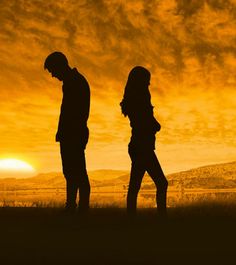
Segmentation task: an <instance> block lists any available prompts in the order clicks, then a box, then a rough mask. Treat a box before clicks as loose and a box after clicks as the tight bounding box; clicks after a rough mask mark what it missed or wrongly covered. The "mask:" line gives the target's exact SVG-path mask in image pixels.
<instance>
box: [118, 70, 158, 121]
mask: <svg viewBox="0 0 236 265" xmlns="http://www.w3.org/2000/svg"><path fill="white" fill-rule="evenodd" d="M150 78H151V73H150V72H149V71H148V70H147V69H146V68H144V67H142V66H135V67H134V68H133V69H132V70H131V71H130V73H129V76H128V80H127V83H126V86H125V91H124V96H123V100H122V101H121V103H120V106H121V111H122V113H123V114H124V116H127V115H129V114H130V113H131V112H132V111H135V109H137V107H145V108H146V109H149V110H150V111H152V110H153V106H152V105H151V96H150V92H149V90H148V86H149V83H150Z"/></svg>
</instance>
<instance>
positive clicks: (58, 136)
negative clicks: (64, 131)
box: [56, 131, 60, 142]
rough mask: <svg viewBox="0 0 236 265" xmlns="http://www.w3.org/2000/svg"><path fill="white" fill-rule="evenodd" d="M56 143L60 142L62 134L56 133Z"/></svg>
mask: <svg viewBox="0 0 236 265" xmlns="http://www.w3.org/2000/svg"><path fill="white" fill-rule="evenodd" d="M56 142H60V134H59V131H57V133H56Z"/></svg>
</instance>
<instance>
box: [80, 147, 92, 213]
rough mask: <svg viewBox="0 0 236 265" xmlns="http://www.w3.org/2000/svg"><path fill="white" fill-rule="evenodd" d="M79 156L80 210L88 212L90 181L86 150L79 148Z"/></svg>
mask: <svg viewBox="0 0 236 265" xmlns="http://www.w3.org/2000/svg"><path fill="white" fill-rule="evenodd" d="M78 156H79V157H78V171H79V175H78V187H79V211H81V212H84V211H85V212H86V211H87V210H88V209H89V198H90V183H89V178H88V174H87V169H86V161H85V153H84V150H79V154H78Z"/></svg>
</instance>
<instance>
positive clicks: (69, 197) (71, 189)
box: [66, 176, 78, 210]
mask: <svg viewBox="0 0 236 265" xmlns="http://www.w3.org/2000/svg"><path fill="white" fill-rule="evenodd" d="M77 191H78V184H77V180H75V179H73V178H71V176H68V177H67V178H66V209H68V210H75V209H76V197H77Z"/></svg>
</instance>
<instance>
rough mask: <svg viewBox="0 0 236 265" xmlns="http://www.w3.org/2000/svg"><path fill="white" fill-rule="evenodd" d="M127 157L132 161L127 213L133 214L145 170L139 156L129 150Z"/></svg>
mask: <svg viewBox="0 0 236 265" xmlns="http://www.w3.org/2000/svg"><path fill="white" fill-rule="evenodd" d="M129 155H130V157H131V160H132V165H131V172H130V181H129V189H128V195H127V211H128V213H135V212H136V209H137V196H138V192H139V190H140V187H141V182H142V179H143V176H144V173H145V168H144V165H143V163H142V160H141V157H140V155H139V154H137V153H136V152H134V150H130V149H129Z"/></svg>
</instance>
